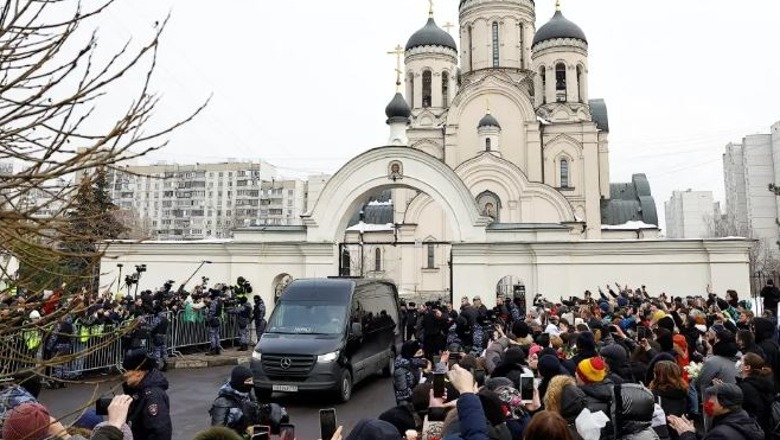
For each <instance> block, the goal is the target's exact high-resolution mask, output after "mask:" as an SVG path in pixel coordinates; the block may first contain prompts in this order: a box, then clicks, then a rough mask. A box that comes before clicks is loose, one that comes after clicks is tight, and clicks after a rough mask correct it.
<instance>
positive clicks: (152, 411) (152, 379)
mask: <svg viewBox="0 0 780 440" xmlns="http://www.w3.org/2000/svg"><path fill="white" fill-rule="evenodd" d="M167 389H168V380H167V379H166V378H165V376H163V374H162V373H161V372H160V371H159V370H151V371H149V372H148V373H146V376H145V377H144V378H143V380H141V383H140V384H138V386H136V387H130V386H128V385H127V383H125V384H124V392H125V394H127V395H128V396H132V397H133V403H132V405H131V406H130V411H129V413H128V415H127V421H128V424H129V425H130V427H131V428H132V430H133V438H136V439H145V440H171V436H172V435H173V432H172V431H173V428H172V426H171V416H170V412H169V410H170V402H169V400H168V394H166V392H165V391H166V390H167Z"/></svg>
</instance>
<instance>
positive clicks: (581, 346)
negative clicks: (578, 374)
mask: <svg viewBox="0 0 780 440" xmlns="http://www.w3.org/2000/svg"><path fill="white" fill-rule="evenodd" d="M577 350H579V351H580V352H581V353H582V352H585V351H594V350H596V340H595V339H594V338H593V333H591V332H582V333H580V335H579V336H578V337H577Z"/></svg>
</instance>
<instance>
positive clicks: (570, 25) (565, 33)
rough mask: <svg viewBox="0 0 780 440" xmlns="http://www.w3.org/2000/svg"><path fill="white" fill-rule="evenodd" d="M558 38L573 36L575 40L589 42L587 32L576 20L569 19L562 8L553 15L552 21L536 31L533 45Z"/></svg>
mask: <svg viewBox="0 0 780 440" xmlns="http://www.w3.org/2000/svg"><path fill="white" fill-rule="evenodd" d="M558 38H573V39H575V40H582V41H584V42H585V43H587V42H588V39H587V37H585V32H583V31H582V29H581V28H580V27H579V26H577V25H576V24H575V23H574V22H572V21H569V20H568V19H567V18H566V17H564V16H563V13H562V12H561V11H560V9H559V10H557V11H555V15H553V17H552V18H551V19H550V21H548V22H547V23H546V24H545V25H544V26H542V27H541V28H539V30H538V31H536V35H535V36H534V42H533V46H536V45H537V44H539V43H541V42H543V41H548V40H555V39H558Z"/></svg>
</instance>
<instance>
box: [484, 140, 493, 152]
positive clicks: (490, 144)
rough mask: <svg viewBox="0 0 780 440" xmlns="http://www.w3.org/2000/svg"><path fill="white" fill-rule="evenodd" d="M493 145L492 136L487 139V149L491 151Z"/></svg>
mask: <svg viewBox="0 0 780 440" xmlns="http://www.w3.org/2000/svg"><path fill="white" fill-rule="evenodd" d="M492 147H493V144H492V142H491V139H490V138H487V139H485V151H490V150H491V149H492Z"/></svg>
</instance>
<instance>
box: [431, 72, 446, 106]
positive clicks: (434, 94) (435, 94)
mask: <svg viewBox="0 0 780 440" xmlns="http://www.w3.org/2000/svg"><path fill="white" fill-rule="evenodd" d="M431 107H434V108H441V107H443V105H442V99H441V72H434V71H431Z"/></svg>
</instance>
